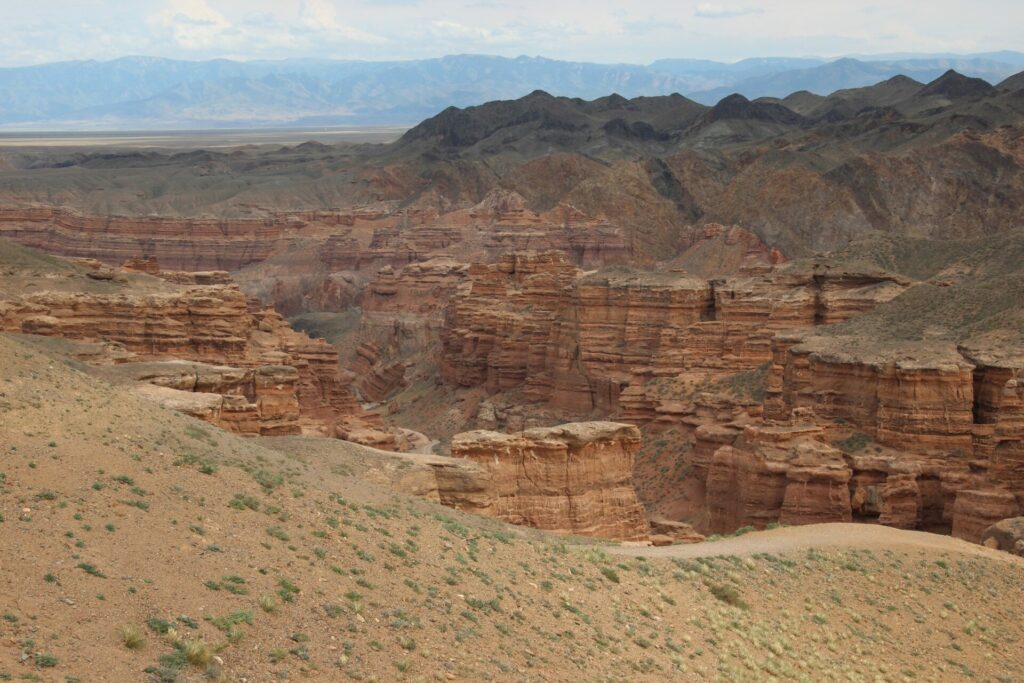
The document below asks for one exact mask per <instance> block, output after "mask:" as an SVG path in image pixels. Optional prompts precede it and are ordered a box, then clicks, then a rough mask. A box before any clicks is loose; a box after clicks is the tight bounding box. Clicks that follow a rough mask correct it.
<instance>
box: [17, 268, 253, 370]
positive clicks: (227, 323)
mask: <svg viewBox="0 0 1024 683" xmlns="http://www.w3.org/2000/svg"><path fill="white" fill-rule="evenodd" d="M0 327H2V329H4V330H7V331H13V332H24V333H26V334H40V335H44V336H56V337H67V338H69V339H83V340H109V341H116V342H118V343H120V344H123V345H124V346H125V348H127V349H128V350H129V351H132V352H134V353H137V354H140V355H143V356H146V357H177V358H184V359H189V360H198V361H203V362H210V363H230V362H231V360H232V359H238V358H241V357H245V356H247V355H250V349H249V343H248V337H249V333H250V330H251V329H252V319H251V316H250V315H249V306H248V302H247V300H246V298H245V295H244V294H242V292H241V291H239V289H238V288H237V287H233V286H225V285H214V286H208V287H184V288H181V289H171V288H168V290H165V291H159V292H153V293H148V294H146V293H135V292H133V291H131V289H130V288H127V287H126V288H125V291H123V292H117V293H87V292H56V291H43V292H38V293H33V294H28V295H26V296H22V297H20V298H18V299H15V300H8V301H0Z"/></svg>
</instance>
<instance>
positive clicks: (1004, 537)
mask: <svg viewBox="0 0 1024 683" xmlns="http://www.w3.org/2000/svg"><path fill="white" fill-rule="evenodd" d="M981 543H982V545H986V546H988V547H989V548H995V549H996V550H1005V551H1006V552H1008V553H1013V554H1014V555H1020V556H1021V557H1024V517H1012V518H1010V519H1004V520H1001V521H998V522H996V523H995V524H993V525H992V526H990V527H989V528H987V529H985V531H984V532H982V534H981Z"/></svg>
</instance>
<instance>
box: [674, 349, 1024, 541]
mask: <svg viewBox="0 0 1024 683" xmlns="http://www.w3.org/2000/svg"><path fill="white" fill-rule="evenodd" d="M1022 372H1024V359H1022V358H1020V357H1019V355H1017V354H1016V353H1015V352H1013V351H1012V350H1010V351H1009V352H1007V351H1006V350H1003V351H1002V352H995V353H993V352H981V351H978V350H968V349H964V348H957V347H956V346H955V345H954V344H952V343H951V342H930V343H928V344H920V343H898V342H888V343H885V344H879V343H877V342H874V341H873V340H868V339H865V338H863V337H829V336H819V335H815V334H813V333H810V334H808V333H790V334H784V335H778V336H777V337H776V338H775V340H774V342H773V361H772V365H771V367H770V370H769V376H768V386H767V392H766V398H765V402H764V416H765V417H766V418H767V420H768V422H767V423H766V424H765V425H764V426H747V427H746V428H745V429H744V430H743V431H742V432H734V433H731V434H726V436H725V438H724V439H723V441H722V443H719V444H717V449H716V450H715V451H714V453H713V456H712V458H711V460H710V464H708V465H707V468H706V472H707V473H706V507H707V515H708V517H707V520H706V521H707V524H708V528H709V529H711V530H713V531H716V532H726V531H728V530H730V529H731V528H735V527H736V525H740V526H744V525H753V526H758V527H763V526H764V525H765V524H767V523H771V522H781V523H792V522H793V517H792V515H791V513H790V512H789V511H788V510H787V509H786V508H785V507H784V506H782V505H781V501H782V500H783V491H786V490H788V489H787V488H786V487H787V486H788V482H789V480H790V479H792V477H793V476H794V472H800V470H801V467H802V465H799V464H798V459H797V456H798V454H799V453H800V452H801V449H806V448H808V444H813V448H814V449H816V450H817V451H818V452H819V453H822V454H824V455H822V456H821V457H818V458H817V459H816V460H817V462H818V463H819V464H821V465H825V466H827V467H828V469H829V475H828V477H829V480H830V481H839V480H841V481H842V482H844V483H843V484H842V485H840V486H829V487H824V486H822V485H821V484H818V485H817V486H816V487H815V486H810V485H807V486H805V487H804V488H803V489H802V490H803V491H805V493H807V495H808V496H809V497H810V501H811V502H810V503H809V506H810V507H809V509H810V511H811V514H810V517H807V516H806V515H805V516H804V518H810V519H818V520H819V521H826V520H832V521H837V520H843V519H854V520H858V521H875V522H878V523H882V524H886V525H889V526H897V527H901V528H908V529H927V530H932V531H944V532H947V533H948V532H951V533H953V535H955V536H958V537H961V538H965V539H968V540H971V541H974V542H980V541H981V539H982V534H983V532H984V531H985V529H987V528H988V527H989V526H991V525H992V524H994V523H996V522H999V521H1000V520H1003V519H1005V518H1008V517H1014V516H1016V515H1018V514H1020V511H1021V509H1022V508H1021V504H1022V502H1024V478H1022V475H1024V459H1022V458H1021V457H1020V452H1021V444H1022V443H1024V429H1022V428H1021V427H1022V424H1021V420H1020V415H1021V412H1020V411H1021V397H1022V395H1024V392H1022V390H1021V388H1020V386H1019V380H1020V378H1021V376H1022ZM698 444H699V440H698ZM692 458H693V464H694V465H701V464H704V462H706V454H702V453H700V449H694V451H693V453H692ZM816 476H817V475H816ZM819 478H820V477H819ZM737 491H739V492H740V494H739V495H738V496H737Z"/></svg>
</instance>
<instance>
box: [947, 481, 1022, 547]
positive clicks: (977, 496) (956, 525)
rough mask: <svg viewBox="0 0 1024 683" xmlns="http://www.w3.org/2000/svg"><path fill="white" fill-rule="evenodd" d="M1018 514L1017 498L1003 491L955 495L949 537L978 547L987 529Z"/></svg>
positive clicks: (989, 490) (965, 491) (981, 491)
mask: <svg viewBox="0 0 1024 683" xmlns="http://www.w3.org/2000/svg"><path fill="white" fill-rule="evenodd" d="M1020 513H1021V509H1020V506H1019V505H1018V503H1017V497H1016V496H1014V495H1013V494H1012V493H1010V492H1009V491H1006V490H1004V489H984V490H970V489H967V490H963V491H959V492H957V494H956V506H955V508H954V509H953V535H954V536H956V537H957V538H962V539H964V540H967V541H971V542H972V543H981V542H982V537H983V536H984V534H985V531H986V530H987V529H988V528H989V527H991V526H992V525H993V524H996V523H997V522H999V521H1001V520H1004V519H1007V518H1009V517H1016V516H1017V515H1019V514H1020Z"/></svg>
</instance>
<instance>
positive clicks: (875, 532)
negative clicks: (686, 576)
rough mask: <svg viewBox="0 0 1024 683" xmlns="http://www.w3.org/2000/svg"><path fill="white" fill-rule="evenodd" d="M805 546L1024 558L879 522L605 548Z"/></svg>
mask: <svg viewBox="0 0 1024 683" xmlns="http://www.w3.org/2000/svg"><path fill="white" fill-rule="evenodd" d="M808 548H868V549H871V550H878V549H883V548H891V549H893V550H930V551H934V552H944V553H956V554H960V555H981V556H984V557H988V558H992V559H998V560H1003V561H1007V562H1015V563H1017V564H1019V565H1020V566H1021V568H1022V569H1024V558H1021V557H1017V556H1015V555H1011V554H1009V553H1004V552H1000V551H998V550H992V549H990V548H986V547H984V546H980V545H977V544H975V543H968V542H967V541H963V540H961V539H959V538H953V537H952V536H942V535H940V534H930V533H926V532H924V531H905V530H903V529H893V528H892V527H886V526H880V525H877V524H839V523H836V524H808V525H806V526H795V527H785V528H781V529H772V530H769V531H753V532H750V533H748V534H744V535H742V536H738V537H735V538H725V539H722V540H720V541H710V542H704V543H693V544H689V545H673V546H665V547H661V548H651V547H641V546H628V545H622V546H616V547H613V548H608V552H610V553H613V554H617V555H631V556H636V557H679V558H694V557H710V556H714V555H741V556H742V555H754V554H756V553H792V552H798V551H802V550H806V549H808Z"/></svg>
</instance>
